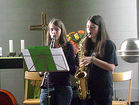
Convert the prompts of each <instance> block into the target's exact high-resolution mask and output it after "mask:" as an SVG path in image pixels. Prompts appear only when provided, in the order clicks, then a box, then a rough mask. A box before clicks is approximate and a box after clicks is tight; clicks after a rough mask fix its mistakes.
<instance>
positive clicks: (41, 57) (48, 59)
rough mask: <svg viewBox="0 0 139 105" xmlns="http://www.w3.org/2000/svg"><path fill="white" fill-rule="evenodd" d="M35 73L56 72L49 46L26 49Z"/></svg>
mask: <svg viewBox="0 0 139 105" xmlns="http://www.w3.org/2000/svg"><path fill="white" fill-rule="evenodd" d="M28 50H29V52H30V56H31V58H32V61H33V64H34V66H35V68H36V71H37V72H53V71H57V69H56V65H55V62H54V60H53V56H52V54H51V51H50V47H49V46H31V47H28Z"/></svg>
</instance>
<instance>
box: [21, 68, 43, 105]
mask: <svg viewBox="0 0 139 105" xmlns="http://www.w3.org/2000/svg"><path fill="white" fill-rule="evenodd" d="M29 80H31V81H40V82H41V81H42V77H40V76H39V75H38V73H37V72H28V71H26V72H25V96H24V102H23V103H24V105H28V104H33V105H34V104H35V105H36V104H40V99H30V98H28V84H29Z"/></svg>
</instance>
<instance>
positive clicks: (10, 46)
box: [9, 40, 13, 53]
mask: <svg viewBox="0 0 139 105" xmlns="http://www.w3.org/2000/svg"><path fill="white" fill-rule="evenodd" d="M9 52H10V53H11V52H13V40H9Z"/></svg>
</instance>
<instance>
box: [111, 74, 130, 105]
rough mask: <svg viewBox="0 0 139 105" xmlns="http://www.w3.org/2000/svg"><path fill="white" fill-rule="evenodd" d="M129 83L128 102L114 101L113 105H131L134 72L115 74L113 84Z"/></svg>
mask: <svg viewBox="0 0 139 105" xmlns="http://www.w3.org/2000/svg"><path fill="white" fill-rule="evenodd" d="M127 80H128V81H129V88H128V99H127V100H126V101H112V105H130V98H131V83H132V71H127V72H119V73H115V72H114V73H113V82H124V81H127Z"/></svg>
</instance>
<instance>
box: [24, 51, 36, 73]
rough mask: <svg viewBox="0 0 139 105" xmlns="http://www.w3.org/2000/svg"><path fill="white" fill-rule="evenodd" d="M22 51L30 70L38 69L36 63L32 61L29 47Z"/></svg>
mask: <svg viewBox="0 0 139 105" xmlns="http://www.w3.org/2000/svg"><path fill="white" fill-rule="evenodd" d="M21 52H22V54H23V55H24V59H25V62H26V65H27V68H28V70H29V71H36V69H35V66H34V63H33V61H32V58H31V56H30V53H29V51H28V49H22V50H21Z"/></svg>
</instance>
